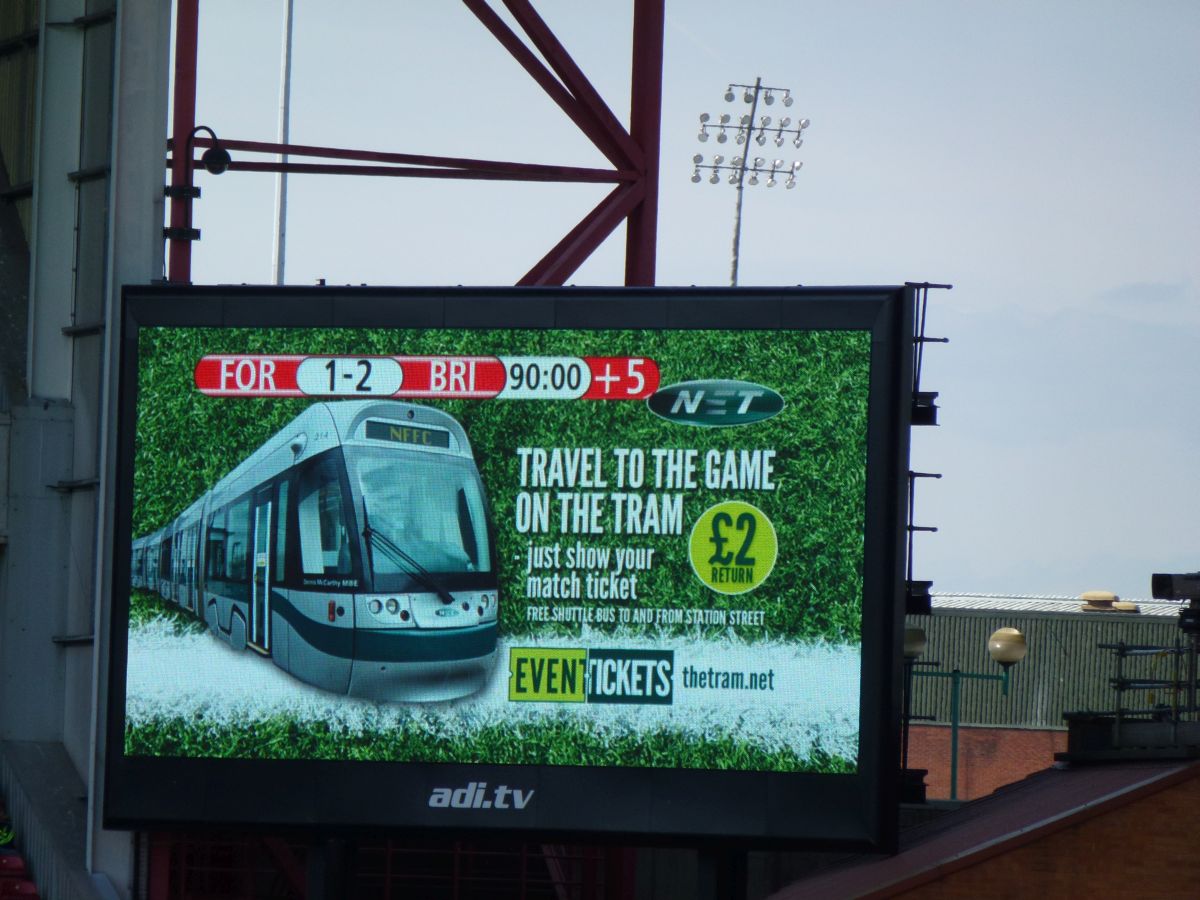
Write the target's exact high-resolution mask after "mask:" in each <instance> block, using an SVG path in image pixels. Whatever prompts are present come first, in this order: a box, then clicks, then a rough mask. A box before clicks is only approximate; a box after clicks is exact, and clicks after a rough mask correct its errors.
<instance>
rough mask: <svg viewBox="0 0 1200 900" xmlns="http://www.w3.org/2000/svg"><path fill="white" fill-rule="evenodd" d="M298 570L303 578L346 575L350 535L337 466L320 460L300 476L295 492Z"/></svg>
mask: <svg viewBox="0 0 1200 900" xmlns="http://www.w3.org/2000/svg"><path fill="white" fill-rule="evenodd" d="M296 496H297V501H296V513H297V521H298V523H299V531H300V568H301V571H302V573H303V574H305V575H350V574H351V573H352V571H353V569H352V566H351V561H350V532H349V529H348V528H347V527H346V515H345V509H346V504H345V501H344V498H343V496H342V484H341V479H340V478H339V477H338V466H336V465H335V464H334V463H333V462H332V461H330V460H328V459H327V460H323V461H322V462H320V463H318V464H317V465H314V466H312V467H311V468H309V469H308V470H307V471H305V472H304V474H303V475H301V476H300V483H299V484H298V485H297V490H296Z"/></svg>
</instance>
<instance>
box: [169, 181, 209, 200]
mask: <svg viewBox="0 0 1200 900" xmlns="http://www.w3.org/2000/svg"><path fill="white" fill-rule="evenodd" d="M163 196H164V197H166V198H168V199H169V200H186V199H188V198H191V199H192V200H198V199H199V198H200V188H199V187H198V186H196V185H194V184H168V185H166V186H165V187H164V188H163Z"/></svg>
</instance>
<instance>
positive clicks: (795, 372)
mask: <svg viewBox="0 0 1200 900" xmlns="http://www.w3.org/2000/svg"><path fill="white" fill-rule="evenodd" d="M215 353H222V354H231V353H237V354H254V353H258V354H289V353H303V354H309V355H355V356H358V355H362V356H366V355H491V354H495V355H510V356H511V355H530V356H533V355H537V356H645V357H650V358H653V359H654V360H655V361H656V362H657V363H658V366H659V369H660V373H661V378H660V385H661V386H668V385H671V384H676V383H679V382H684V381H693V380H700V379H714V378H720V379H734V380H744V381H750V382H754V383H758V384H762V385H765V386H767V387H769V388H771V389H773V390H775V391H777V392H779V393H780V394H781V395H782V396H783V397H784V400H785V408H784V410H783V412H782V413H780V414H779V415H778V416H775V417H774V418H772V419H769V420H766V421H763V422H760V423H755V424H752V425H747V426H739V427H729V428H698V427H692V426H683V425H678V424H674V423H670V422H667V421H665V420H663V419H661V418H659V417H657V416H655V415H653V414H652V413H651V412H650V411H649V410H648V409H647V407H646V404H645V403H644V402H642V401H620V402H618V401H499V400H487V401H477V400H457V401H440V402H429V401H424V400H421V401H415V402H418V403H420V404H422V405H428V406H433V407H437V408H440V409H442V410H444V411H446V412H448V413H449V414H451V415H453V416H454V417H455V418H456V419H458V421H459V422H461V423H462V425H463V427H464V428H465V429H466V432H467V435H468V437H469V439H470V441H471V445H472V448H473V450H474V454H475V459H476V462H477V464H478V466H479V470H480V473H481V476H482V479H483V482H484V486H485V490H486V493H487V495H488V499H489V502H490V504H491V511H492V516H493V519H494V521H495V523H496V542H497V546H496V556H497V560H498V563H499V565H500V573H499V574H500V591H501V597H502V607H501V618H500V632H501V635H502V636H505V637H518V636H522V635H528V634H534V633H536V634H537V635H541V636H545V635H547V634H553V633H554V632H555V630H557V631H558V632H560V633H561V634H562V635H563V636H564V637H569V636H570V635H572V634H578V627H577V626H549V625H547V624H545V623H530V622H527V621H526V603H525V601H524V597H525V577H526V573H525V566H524V560H525V557H526V548H527V547H528V545H529V543H530V541H533V542H535V543H539V544H546V543H554V542H560V543H562V544H564V545H567V544H568V543H570V544H573V543H574V541H576V540H581V541H583V542H584V543H585V544H587V545H589V546H606V545H607V546H612V547H621V546H633V545H636V546H646V547H653V548H654V549H655V551H656V554H655V564H654V566H653V568H652V569H651V570H650V571H648V572H644V573H641V576H640V578H639V586H638V595H639V596H638V599H637V600H636V601H633V605H635V606H638V607H643V608H655V607H676V608H709V609H727V610H737V609H748V610H762V611H763V612H764V613H765V629H764V631H763V633H762V637H763V638H764V639H766V638H769V639H772V640H784V641H794V642H827V643H830V644H838V645H843V644H848V645H857V644H858V642H859V638H860V629H861V617H862V583H863V571H862V564H863V541H864V536H863V528H864V518H865V490H866V449H867V448H866V444H867V427H866V422H867V398H868V384H869V371H870V335H869V333H867V332H864V331H838V332H835V331H813V332H757V331H742V332H738V331H733V332H729V331H723V332H717V331H675V332H654V331H604V332H591V331H545V330H523V331H464V330H448V329H447V330H440V329H434V330H425V331H419V332H416V331H414V332H409V331H397V330H382V329H380V330H319V329H270V330H266V329H220V330H218V329H200V328H190V329H165V328H163V329H150V328H147V329H143V330H142V331H141V333H140V340H139V354H140V361H139V398H138V414H137V446H136V458H135V478H134V504H133V517H134V521H133V534H134V536H135V537H138V536H141V535H145V534H148V533H150V532H152V531H154V530H156V529H158V528H160V527H162V526H163V525H164V524H167V523H169V522H170V521H171V520H172V519H173V518H174V517H175V516H177V515H178V514H179V513H180V512H182V511H183V510H184V509H185V508H186V507H187V506H189V505H190V504H191V503H193V502H194V501H195V500H196V498H197V497H199V496H200V495H201V494H203V493H204V492H205V491H207V490H208V489H209V488H211V487H212V485H213V484H215V483H216V482H217V481H218V480H219V479H220V478H221V477H223V476H224V475H225V474H227V473H228V472H229V471H230V470H231V469H232V468H233V467H234V466H235V465H236V464H237V463H239V462H240V461H241V460H242V459H244V458H245V457H246V456H248V455H249V454H250V453H252V452H253V451H254V450H256V449H257V448H258V447H259V446H260V445H261V444H262V443H263V442H264V441H265V440H267V439H268V438H270V437H271V436H272V435H274V434H275V433H276V432H277V431H278V430H279V429H280V428H282V427H283V426H285V425H286V424H287V423H288V422H290V421H291V420H292V419H293V418H295V416H296V415H298V414H299V413H300V412H301V411H302V410H303V409H304V408H306V407H307V406H309V405H311V403H312V402H314V401H312V400H306V399H295V400H292V399H241V398H235V399H224V398H212V397H206V396H204V395H202V394H200V393H199V392H198V391H197V390H196V389H195V387H194V385H193V382H192V372H193V368H194V366H195V364H196V362H197V361H198V360H199V359H200V357H202V356H204V355H206V354H215ZM410 402H414V401H410ZM516 447H545V448H552V447H566V448H575V447H599V448H601V449H602V452H603V453H604V457H605V466H606V469H605V476H606V477H607V478H608V479H609V485H610V486H609V488H608V490H615V489H616V488H615V486H614V484H613V477H612V476H613V474H614V473H613V472H612V471H611V469H610V468H609V466H610V465H611V461H612V460H611V457H610V456H609V455H608V450H610V449H611V448H613V447H628V448H642V449H644V450H646V451H647V457H648V460H647V462H648V467H649V465H650V460H649V451H650V450H651V449H652V448H685V449H697V450H699V451H700V452H701V457H702V456H703V452H704V451H705V450H708V449H718V450H725V449H733V450H742V449H766V448H769V449H773V450H775V451H776V454H777V456H776V459H775V475H774V479H775V483H776V485H777V488H776V489H775V490H773V491H739V490H721V489H713V490H709V489H707V488H705V487H704V486H703V470H701V473H700V474H701V486H700V488H699V489H697V490H689V491H687V492H685V494H684V500H683V505H684V507H683V508H684V533H683V534H682V535H640V536H636V535H635V536H629V535H623V534H614V533H611V532H609V533H606V534H601V535H571V534H565V535H563V534H559V533H557V531H556V530H555V531H552V532H551V533H550V534H543V535H522V534H518V533H517V532H516V530H515V528H514V527H513V515H514V500H515V497H516V494H517V493H518V491H519V490H521V488H520V487H519V486H518V485H519V468H520V464H519V459H518V457H517V455H516V453H515V448H516ZM651 492H653V489H652V485H651V483H650V479H649V478H648V479H647V485H646V486H645V487H643V488H642V489H640V490H639V491H637V493H641V494H643V495H645V494H647V493H651ZM730 499H739V500H745V501H746V502H750V503H752V504H754V505H755V506H757V507H758V508H759V509H761V510H762V511H763V512H764V513H765V514H766V515H767V516H768V517H769V518H770V520H771V521H772V523H773V524H774V527H775V530H776V533H777V536H778V545H779V555H778V560H777V562H776V565H775V568H774V570H773V572H772V574H771V575H770V577H769V578H768V579H767V581H766V582H765V584H763V585H762V586H760V587H758V588H757V589H756V590H754V591H752V592H750V593H747V594H742V595H725V594H720V593H717V592H714V591H712V590H709V589H708V588H707V587H705V586H704V585H703V584H702V583H701V582H700V581H699V580H698V579H697V578H696V576H695V574H694V573H693V571H692V569H691V566H690V563H689V561H688V553H687V536H688V533H689V532H690V529H691V525H692V523H693V522H694V521H695V519H696V518H697V517H698V516H699V515H700V514H701V513H702V512H703V511H704V510H706V509H708V508H709V507H710V506H711V505H713V504H714V503H717V502H720V501H723V500H730ZM552 521H553V516H552ZM518 559H519V562H516V561H514V560H518ZM531 602H534V601H531ZM536 602H537V603H542V602H544V601H536ZM570 602H571V603H572V604H583V605H588V604H589V603H596V604H600V603H601V601H587V600H582V601H570ZM156 603H157V601H156V600H155V598H153V597H152V596H150V595H148V594H147V595H141V596H140V597H135V602H134V606H135V610H136V613H135V615H131V621H132V620H133V619H134V618H135V617H141V618H142V619H144V618H145V617H146V616H152V615H153V614H154V613H153V608H154V606H155V604H156ZM595 627H597V628H603V627H604V626H595ZM684 631H686V632H687V633H688V634H690V635H693V636H694V635H696V634H697V633H700V634H703V631H700V632H697V629H696V626H691V627H689V628H686V629H684V628H682V627H681V628H679V629H677V633H679V634H682V633H683V632H684ZM721 631H723V629H720V628H717V627H715V626H714V627H712V628H710V629H709V634H710V635H711V636H712V637H716V636H718V633H719V632H721ZM660 633H667V634H669V632H660ZM264 665H269V663H267V662H265V661H264ZM334 699H336V698H334ZM293 724H294V723H291V724H290V723H287V722H266V723H257V724H255V725H254V726H253V728H252V729H248V730H243V731H241V732H237V731H236V730H235V731H234V732H229V733H224V734H222V733H218V732H219V729H217V730H216V731H214V730H213V729H207V730H206V729H204V728H203V727H201V726H198V725H196V724H195V723H191V722H173V723H169V722H160V723H157V724H156V725H155V726H154V727H149V726H143V725H138V726H132V727H131V728H130V729H129V731H128V732H127V742H126V744H127V752H130V753H150V754H168V755H216V756H226V755H231V756H247V755H251V756H252V755H258V754H261V750H260V751H255V749H254V748H255V747H259V748H261V747H275V748H279V749H278V750H277V752H278V754H280V755H286V754H291V753H296V752H300V753H302V754H305V755H308V756H310V757H311V756H316V757H318V758H372V759H374V758H379V759H396V758H405V759H426V760H435V759H436V760H446V761H471V760H478V759H480V757H479V756H478V755H474V754H477V753H478V752H479V750H480V746H487V747H490V748H492V750H491V751H489V754H488V756H487V757H486V759H487V761H489V762H493V761H494V762H539V763H541V762H551V761H552V760H553V761H562V762H564V763H567V764H573V765H578V764H582V763H585V762H586V763H587V764H592V765H670V766H699V767H706V768H707V767H715V768H751V769H775V770H786V771H795V770H805V771H844V770H846V767H847V765H849V768H850V770H853V765H854V763H853V760H844V759H839V758H835V757H830V756H828V755H827V754H823V753H820V752H814V753H810V754H809V755H808V756H807V757H805V758H799V757H796V756H795V754H790V755H789V754H788V753H787V752H772V753H771V754H767V755H766V757H764V755H763V753H762V752H760V751H758V750H756V749H755V748H753V747H747V746H739V745H738V742H737V740H736V739H734V738H721V739H719V740H717V739H714V740H710V741H708V742H707V743H705V742H700V743H699V744H697V743H696V741H695V740H690V739H689V741H688V742H686V746H684V745H682V744H679V742H678V741H676V742H675V743H676V744H678V745H679V746H676V749H675V750H674V751H672V750H671V749H670V748H671V746H672V739H671V735H669V734H667V735H659V736H654V735H643V738H644V739H643V740H640V741H639V740H637V739H636V736H634V738H633V739H631V740H630V741H627V742H621V741H615V742H614V741H611V740H604V741H598V740H597V739H595V737H594V736H590V735H589V734H588V733H587V729H586V728H581V727H577V726H572V725H569V724H564V725H563V726H562V728H564V729H566V731H565V732H564V731H561V730H555V729H547V730H546V731H545V733H544V734H542V735H539V736H538V737H537V738H536V739H534V738H528V737H527V738H526V739H525V740H523V741H516V742H513V741H511V740H509V741H505V740H501V737H502V736H501V735H491V736H490V737H489V738H488V740H487V741H485V743H484V744H482V745H476V744H475V743H474V741H475V738H472V739H471V740H470V741H467V740H465V739H455V738H429V737H428V736H426V737H422V738H419V739H418V738H417V737H415V736H414V735H407V736H397V735H391V736H387V737H380V738H379V739H378V740H376V741H374V742H372V741H366V742H360V744H359V745H357V746H355V742H354V741H350V742H348V743H347V742H345V741H339V740H334V739H332V738H330V737H328V736H323V735H322V734H321V733H320V730H319V729H317V730H315V731H314V730H312V729H309V730H307V731H306V732H305V733H304V734H303V735H300V736H297V735H296V734H293V733H292V731H294V728H293ZM289 729H291V730H289ZM256 730H257V731H262V732H263V734H258V735H257V736H254V735H253V734H251V732H252V731H256ZM572 730H574V733H568V732H572ZM285 735H286V738H285V739H281V737H283V736H285ZM343 737H344V736H343ZM478 738H479V739H480V740H482V739H483V737H482V735H480V736H478ZM542 738H544V739H545V741H548V742H549V745H548V746H543V741H542ZM456 740H457V741H459V743H458V744H457V745H456V744H455V741H456ZM397 741H398V742H399V743H398V744H397ZM413 741H416V744H419V745H420V746H417V745H414V744H412V742H413ZM429 741H432V743H429ZM504 747H509V749H508V750H503V749H501V748H504ZM296 748H303V749H301V750H299V751H297V749H296ZM345 754H350V756H349V757H347V756H345ZM396 754H400V755H399V756H397V755H396ZM414 754H415V755H414ZM269 755H275V754H274V753H272V754H269ZM768 757H769V758H768ZM568 760H569V763H568V762H567V761H568Z"/></svg>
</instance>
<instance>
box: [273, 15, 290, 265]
mask: <svg viewBox="0 0 1200 900" xmlns="http://www.w3.org/2000/svg"><path fill="white" fill-rule="evenodd" d="M292 3H293V0H284V7H285V9H284V14H283V61H282V63H281V71H280V73H279V138H278V143H280V144H286V143H288V140H289V135H290V133H291V101H292ZM279 161H280V162H281V163H286V162H287V161H288V157H287V154H286V153H284V154H281V155H280V157H279ZM286 248H287V173H286V172H280V173H279V174H278V175H277V176H276V178H275V259H274V271H275V284H283V273H284V268H285V256H286Z"/></svg>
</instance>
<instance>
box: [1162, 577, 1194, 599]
mask: <svg viewBox="0 0 1200 900" xmlns="http://www.w3.org/2000/svg"><path fill="white" fill-rule="evenodd" d="M1150 596H1152V597H1153V598H1154V599H1155V600H1200V572H1186V573H1184V574H1166V573H1156V574H1154V575H1151V576H1150Z"/></svg>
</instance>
